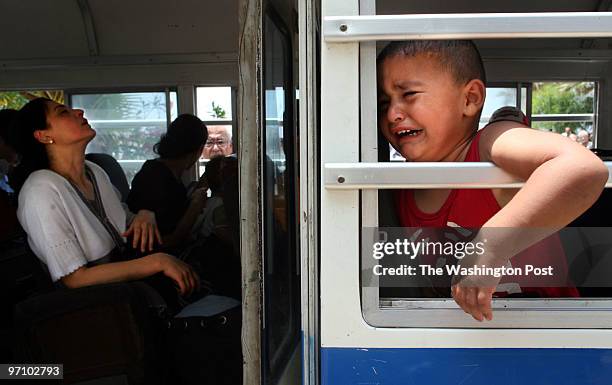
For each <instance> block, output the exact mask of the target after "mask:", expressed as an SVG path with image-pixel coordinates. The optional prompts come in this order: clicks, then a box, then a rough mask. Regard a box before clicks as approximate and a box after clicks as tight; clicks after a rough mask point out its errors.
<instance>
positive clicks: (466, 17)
mask: <svg viewBox="0 0 612 385" xmlns="http://www.w3.org/2000/svg"><path fill="white" fill-rule="evenodd" d="M611 24H612V12H540V13H480V14H476V13H462V14H459V13H458V14H419V15H375V16H369V15H367V16H364V15H360V16H327V17H324V18H323V35H324V39H325V41H327V42H328V43H340V42H344V43H346V42H364V41H377V40H407V39H411V40H415V39H416V40H433V39H510V38H543V37H549V38H550V37H555V38H558V37H592V38H595V37H612V29H610V25H611Z"/></svg>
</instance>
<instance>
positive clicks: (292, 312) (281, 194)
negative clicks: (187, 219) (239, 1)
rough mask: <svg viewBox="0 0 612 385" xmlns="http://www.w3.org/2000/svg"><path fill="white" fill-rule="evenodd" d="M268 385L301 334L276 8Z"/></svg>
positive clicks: (288, 123)
mask: <svg viewBox="0 0 612 385" xmlns="http://www.w3.org/2000/svg"><path fill="white" fill-rule="evenodd" d="M263 32H264V68H263V84H264V96H263V97H264V106H263V110H264V111H265V112H264V117H265V126H264V132H263V141H264V143H263V150H264V159H263V162H264V169H263V200H264V214H263V221H264V229H263V234H264V235H263V248H264V261H263V271H264V277H265V278H264V286H263V289H264V298H263V299H264V306H263V313H264V322H263V335H264V341H265V342H264V345H263V346H262V350H263V355H264V357H265V362H266V363H265V366H264V368H263V377H264V382H265V383H269V384H275V383H280V381H279V379H280V378H281V376H282V374H283V370H284V369H285V368H286V367H287V366H289V363H290V362H291V361H292V360H294V359H295V352H296V348H297V346H298V342H299V330H300V275H299V265H298V261H299V256H298V250H299V249H298V247H299V245H298V239H299V238H298V237H297V235H298V234H297V231H298V229H297V224H298V219H297V215H296V214H297V210H296V204H297V188H296V186H298V185H299V184H298V182H297V176H296V175H297V174H296V170H298V162H297V159H298V157H297V149H296V144H297V138H296V131H297V127H296V124H295V123H294V109H293V104H294V99H293V98H294V95H295V89H294V85H293V76H292V60H291V57H292V49H291V47H292V44H291V35H290V30H289V29H288V27H287V25H286V24H285V22H284V20H283V19H282V18H281V17H280V16H279V15H278V14H277V13H276V12H274V9H273V8H272V7H271V6H270V7H269V8H268V10H267V11H266V13H265V16H264V24H263Z"/></svg>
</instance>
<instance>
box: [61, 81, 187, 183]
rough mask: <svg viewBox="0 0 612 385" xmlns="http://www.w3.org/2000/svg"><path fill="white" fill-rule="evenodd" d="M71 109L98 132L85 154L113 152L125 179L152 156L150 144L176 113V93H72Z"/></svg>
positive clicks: (151, 144)
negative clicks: (79, 110) (80, 111)
mask: <svg viewBox="0 0 612 385" xmlns="http://www.w3.org/2000/svg"><path fill="white" fill-rule="evenodd" d="M70 97H71V104H72V107H74V108H80V109H83V110H84V111H85V116H86V117H87V119H88V120H89V122H90V124H91V126H92V127H93V128H94V129H95V130H96V132H97V134H96V137H95V138H94V140H92V141H91V142H90V143H89V145H88V147H87V153H104V154H109V155H112V156H113V157H114V158H115V159H116V160H117V161H118V162H119V164H120V165H121V167H122V168H123V170H124V172H125V174H126V176H127V179H128V182H129V183H131V181H132V178H133V177H134V175H136V173H137V172H138V171H139V170H140V167H141V166H142V164H143V163H144V161H145V160H147V159H152V158H155V157H156V155H155V153H154V152H153V145H155V143H157V142H158V141H159V138H160V136H161V135H162V134H163V133H164V132H165V131H166V128H167V127H168V124H169V123H170V122H169V121H170V120H171V117H172V116H176V115H177V105H176V102H174V103H173V102H172V101H173V100H174V101H176V92H174V91H168V92H167V93H166V92H163V91H160V92H123V93H119V92H117V93H87V94H85V93H83V94H76V93H75V94H71V95H70Z"/></svg>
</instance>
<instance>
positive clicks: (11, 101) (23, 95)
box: [0, 90, 65, 110]
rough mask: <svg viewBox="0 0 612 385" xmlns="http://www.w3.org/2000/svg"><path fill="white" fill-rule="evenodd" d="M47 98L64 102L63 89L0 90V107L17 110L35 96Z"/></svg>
mask: <svg viewBox="0 0 612 385" xmlns="http://www.w3.org/2000/svg"><path fill="white" fill-rule="evenodd" d="M40 97H43V98H48V99H51V100H53V101H56V102H58V103H62V104H63V103H65V100H64V91H57V90H56V91H53V90H46V91H4V92H0V109H6V108H10V109H13V110H18V109H20V108H21V107H23V106H24V105H26V103H27V102H29V101H30V100H32V99H36V98H40Z"/></svg>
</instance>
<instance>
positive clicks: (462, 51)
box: [376, 40, 487, 84]
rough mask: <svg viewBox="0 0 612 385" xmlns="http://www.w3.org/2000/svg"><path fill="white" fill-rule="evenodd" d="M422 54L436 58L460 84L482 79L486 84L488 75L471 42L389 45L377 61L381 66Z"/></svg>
mask: <svg viewBox="0 0 612 385" xmlns="http://www.w3.org/2000/svg"><path fill="white" fill-rule="evenodd" d="M422 54H430V55H433V56H435V57H436V58H437V59H438V61H439V63H440V64H441V65H442V66H443V67H444V68H446V69H447V70H448V71H449V72H450V73H451V74H452V75H453V77H454V78H455V80H456V81H457V82H458V83H467V82H468V81H470V80H472V79H480V80H482V82H483V83H485V84H486V81H487V79H486V75H485V70H484V65H483V63H482V58H481V57H480V53H479V52H478V48H476V45H475V44H474V43H473V42H472V41H471V40H405V41H394V42H391V43H389V44H388V45H387V46H386V47H385V48H384V49H383V50H382V51H381V52H380V53H379V54H378V58H377V59H376V63H377V65H381V64H382V63H383V62H384V61H385V59H387V58H390V57H393V56H408V57H414V56H417V55H422Z"/></svg>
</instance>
